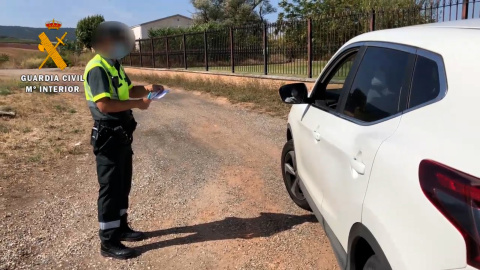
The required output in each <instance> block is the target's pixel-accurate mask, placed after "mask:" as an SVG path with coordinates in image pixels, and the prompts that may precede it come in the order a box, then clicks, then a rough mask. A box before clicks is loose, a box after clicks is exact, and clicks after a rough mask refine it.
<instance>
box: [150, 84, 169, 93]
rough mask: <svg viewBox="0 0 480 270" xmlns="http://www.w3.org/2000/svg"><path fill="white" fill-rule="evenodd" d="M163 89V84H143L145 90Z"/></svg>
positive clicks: (159, 90)
mask: <svg viewBox="0 0 480 270" xmlns="http://www.w3.org/2000/svg"><path fill="white" fill-rule="evenodd" d="M164 89H165V88H164V87H163V85H159V84H150V85H145V90H147V91H148V92H161V91H163V90H164Z"/></svg>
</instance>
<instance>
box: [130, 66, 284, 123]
mask: <svg viewBox="0 0 480 270" xmlns="http://www.w3.org/2000/svg"><path fill="white" fill-rule="evenodd" d="M129 76H130V77H131V78H132V79H134V80H137V81H145V82H148V83H153V84H162V85H168V86H169V87H173V88H182V89H184V90H189V91H201V92H205V93H209V94H211V95H214V96H222V97H226V98H228V100H229V101H230V102H232V103H241V104H242V105H245V106H247V107H249V108H251V109H254V110H256V111H260V112H264V113H268V114H271V115H275V116H285V115H287V114H288V112H289V111H290V106H289V105H286V104H284V103H283V102H282V101H281V100H280V97H279V95H278V89H279V87H280V86H281V85H283V84H284V83H282V82H279V83H269V84H267V83H264V82H262V81H261V80H258V79H254V78H252V79H251V80H248V81H247V82H245V83H234V82H231V81H227V80H223V79H215V80H213V79H209V78H192V77H188V76H185V75H182V74H176V75H167V74H166V75H154V74H150V75H129Z"/></svg>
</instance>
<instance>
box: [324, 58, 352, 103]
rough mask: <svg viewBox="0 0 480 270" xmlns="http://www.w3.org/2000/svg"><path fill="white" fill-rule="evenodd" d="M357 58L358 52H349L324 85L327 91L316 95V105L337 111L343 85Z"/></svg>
mask: <svg viewBox="0 0 480 270" xmlns="http://www.w3.org/2000/svg"><path fill="white" fill-rule="evenodd" d="M356 56H357V51H352V52H349V53H348V54H347V55H346V56H344V58H343V59H341V60H340V62H339V63H337V64H336V66H335V67H334V69H333V70H332V72H330V75H329V78H328V79H327V80H326V81H325V82H323V83H322V85H326V87H325V89H321V90H320V91H319V92H317V93H316V97H315V103H316V105H318V106H326V107H328V108H330V109H335V108H336V107H337V104H338V102H339V100H340V96H341V95H342V91H343V85H344V84H345V80H346V79H347V76H348V74H349V73H350V70H351V69H352V66H353V62H354V61H355V57H356Z"/></svg>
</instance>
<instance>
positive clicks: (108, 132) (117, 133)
mask: <svg viewBox="0 0 480 270" xmlns="http://www.w3.org/2000/svg"><path fill="white" fill-rule="evenodd" d="M136 128H137V122H136V121H135V119H133V118H132V119H131V120H130V121H128V122H126V123H122V122H120V121H104V120H95V122H94V124H93V127H92V134H91V138H90V144H91V145H92V146H93V148H94V150H93V151H94V152H99V151H101V150H104V149H105V148H107V147H108V146H109V145H111V143H112V142H115V143H117V144H121V145H130V144H131V143H132V141H133V132H134V131H135V129H136Z"/></svg>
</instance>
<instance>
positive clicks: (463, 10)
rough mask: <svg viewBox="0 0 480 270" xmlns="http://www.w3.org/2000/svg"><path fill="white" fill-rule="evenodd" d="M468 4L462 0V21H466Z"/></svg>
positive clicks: (467, 0) (466, 0) (465, 0)
mask: <svg viewBox="0 0 480 270" xmlns="http://www.w3.org/2000/svg"><path fill="white" fill-rule="evenodd" d="M468 3H469V0H463V6H462V20H465V19H468ZM474 8H475V6H474Z"/></svg>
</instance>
